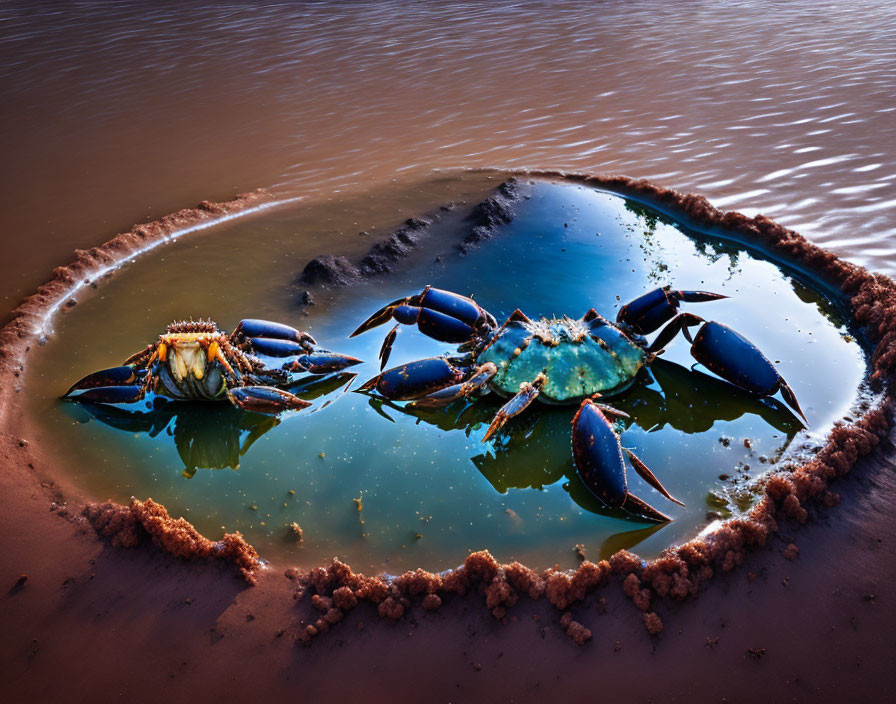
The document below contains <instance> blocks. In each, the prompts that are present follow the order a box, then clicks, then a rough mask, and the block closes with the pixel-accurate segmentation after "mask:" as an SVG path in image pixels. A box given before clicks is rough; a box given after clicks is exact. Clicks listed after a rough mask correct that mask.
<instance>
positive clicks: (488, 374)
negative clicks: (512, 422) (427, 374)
mask: <svg viewBox="0 0 896 704" xmlns="http://www.w3.org/2000/svg"><path fill="white" fill-rule="evenodd" d="M473 372H474V374H473V376H471V377H470V378H469V379H467V380H466V381H463V382H461V383H460V384H454V385H453V386H447V387H445V388H444V389H439V390H438V391H434V392H433V393H431V394H429V395H428V396H424V397H423V398H421V399H418V400H416V401H414V402H412V403H411V404H409V405H410V406H413V407H415V408H442V407H444V406H447V405H448V404H449V403H452V402H454V401H456V400H457V399H459V398H466V397H468V396H471V395H472V394H474V393H476V392H477V391H479V390H480V389H483V388H485V387H486V386H487V385H488V382H489V381H491V379H492V378H493V377H494V376H495V374H497V373H498V368H497V367H496V366H495V365H494V364H492V363H491V362H486V363H485V364H483V365H482V366H481V367H476V368H475V369H474V370H473Z"/></svg>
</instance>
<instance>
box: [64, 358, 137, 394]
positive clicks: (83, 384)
mask: <svg viewBox="0 0 896 704" xmlns="http://www.w3.org/2000/svg"><path fill="white" fill-rule="evenodd" d="M144 376H146V370H143V369H137V367H135V366H133V365H131V364H125V365H122V366H120V367H111V368H109V369H102V370H100V371H98V372H93V373H91V374H88V375H87V376H85V377H82V378H81V379H79V380H78V381H76V382H75V383H74V384H72V385H71V387H70V388H69V390H68V391H66V392H65V393H64V394H63V395H62V398H71V399H79V398H80V399H83V400H85V401H89V400H94V399H90V398H86V397H85V396H84V393H79V394H77V395H76V396H74V395H73V394H75V392H77V391H81V392H86V391H88V390H92V391H93V392H94V393H93V394H92V395H93V396H102V394H103V392H101V391H100V389H104V388H121V387H126V386H132V385H134V386H136V385H137V382H138V381H139V380H140V379H141V378H142V377H144ZM138 388H139V387H138ZM110 395H111V396H118V397H120V396H122V394H121V393H116V392H111V393H110ZM125 395H126V394H125ZM102 402H103V401H100V403H102ZM106 403H116V401H111V402H110V401H106Z"/></svg>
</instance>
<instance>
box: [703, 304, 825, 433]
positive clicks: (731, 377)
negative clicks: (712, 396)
mask: <svg viewBox="0 0 896 704" xmlns="http://www.w3.org/2000/svg"><path fill="white" fill-rule="evenodd" d="M691 355H692V356H693V357H694V359H696V360H697V361H698V362H700V363H701V364H702V365H703V366H705V367H706V368H707V369H709V370H710V371H712V372H715V373H716V374H718V375H719V376H720V377H722V378H723V379H725V380H726V381H730V382H731V383H732V384H735V385H736V386H739V387H740V388H742V389H745V390H747V391H751V392H752V393H755V394H759V395H760V396H771V395H773V394H774V393H776V392H777V391H779V390H780V391H781V395H782V396H783V397H784V401H785V402H786V403H787V404H788V405H789V406H790V407H791V408H792V409H793V410H795V411H796V412H797V413H799V415H800V417H801V418H802V419H803V421H805V422H807V423H808V421H807V420H806V416H805V415H804V414H803V411H802V409H801V408H800V405H799V403H798V402H797V400H796V396H795V395H794V393H793V391H792V390H791V388H790V387H789V386H788V385H787V382H786V381H784V378H783V377H782V376H781V375H780V374H779V373H778V370H777V369H775V366H774V365H773V364H772V363H771V362H770V361H769V360H768V358H766V356H765V355H764V354H762V352H760V351H759V348H758V347H756V345H754V344H753V343H752V342H750V341H749V340H748V339H747V338H745V337H744V336H743V335H741V334H740V333H737V332H735V331H734V330H732V329H731V328H729V327H728V326H727V325H722V323H717V322H715V321H713V320H710V321H708V322H706V323H704V324H703V327H701V328H700V330H698V331H697V334H696V335H695V336H694V342H693V344H692V345H691Z"/></svg>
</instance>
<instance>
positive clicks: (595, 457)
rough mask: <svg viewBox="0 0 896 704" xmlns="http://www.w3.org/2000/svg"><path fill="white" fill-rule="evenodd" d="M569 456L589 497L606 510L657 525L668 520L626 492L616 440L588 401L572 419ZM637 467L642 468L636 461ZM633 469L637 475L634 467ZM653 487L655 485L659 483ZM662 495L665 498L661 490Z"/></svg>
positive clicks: (602, 415)
mask: <svg viewBox="0 0 896 704" xmlns="http://www.w3.org/2000/svg"><path fill="white" fill-rule="evenodd" d="M572 454H573V458H574V459H575V463H576V469H577V471H578V474H579V477H580V478H581V480H582V482H583V483H584V484H585V486H586V487H588V489H589V491H591V493H592V494H594V495H595V496H596V497H597V498H599V499H601V500H602V501H603V502H604V503H605V504H607V505H608V506H613V507H622V508H625V509H626V510H628V511H629V512H630V513H633V514H635V515H638V516H641V517H642V518H646V519H647V520H650V521H656V522H658V523H661V522H666V521H670V520H672V519H671V518H669V516H666V515H665V514H663V513H661V512H659V511H657V510H656V509H655V508H653V507H652V506H650V505H649V504H648V503H646V502H645V501H643V500H641V499H639V498H638V497H637V496H635V495H634V494H632V493H630V492H629V490H628V478H627V476H626V471H625V459H624V457H623V449H622V444H621V443H620V441H619V436H618V435H617V434H616V430H615V429H614V428H613V426H612V425H611V423H610V421H608V420H607V418H606V416H605V415H604V414H603V412H602V411H601V410H600V408H598V406H597V404H596V403H594V402H593V401H592V400H591V399H585V400H584V401H582V405H581V406H579V410H578V412H577V413H576V416H575V418H573V421H572ZM629 456H630V457H631V456H632V455H629ZM638 463H639V464H641V465H642V466H643V463H642V462H640V460H638ZM635 468H636V469H638V471H639V473H640V469H639V468H638V466H637V465H636V466H635ZM644 469H647V468H646V467H644ZM647 471H648V472H649V470H647ZM651 476H653V475H652V473H651ZM654 480H656V477H654ZM648 481H649V480H648ZM651 484H653V482H651ZM656 484H657V485H659V481H657V482H656ZM660 486H661V485H660ZM662 491H663V493H664V494H665V495H668V492H666V491H665V489H663V490H662Z"/></svg>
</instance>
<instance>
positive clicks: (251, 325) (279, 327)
mask: <svg viewBox="0 0 896 704" xmlns="http://www.w3.org/2000/svg"><path fill="white" fill-rule="evenodd" d="M252 337H260V338H269V339H272V340H289V341H290V342H296V343H298V344H299V345H300V346H301V347H302V348H303V349H304V350H306V351H308V352H310V351H311V350H312V348H313V347H314V345H316V344H317V343H316V342H315V340H314V338H313V337H311V335H309V334H308V333H307V332H303V331H301V330H296V329H295V328H293V327H290V326H289V325H284V324H283V323H274V322H271V321H270V320H259V319H257V318H246V319H244V320H241V321H240V324H239V325H237V326H236V329H235V330H234V331H233V333H231V335H230V340H231V342H234V343H235V342H239V341H241V340H243V339H244V338H252Z"/></svg>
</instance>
